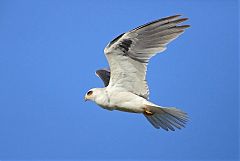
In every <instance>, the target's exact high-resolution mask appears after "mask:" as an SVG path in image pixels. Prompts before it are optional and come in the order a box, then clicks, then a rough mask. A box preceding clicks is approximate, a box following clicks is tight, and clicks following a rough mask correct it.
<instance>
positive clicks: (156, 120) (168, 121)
mask: <svg viewBox="0 0 240 161" xmlns="http://www.w3.org/2000/svg"><path fill="white" fill-rule="evenodd" d="M147 110H148V111H150V112H151V113H152V115H146V114H144V116H145V117H146V118H147V120H148V121H149V122H150V123H151V124H152V125H153V126H154V127H155V128H157V129H159V128H163V129H164V130H166V131H168V130H172V131H175V128H177V129H182V128H183V127H185V124H186V122H187V121H188V116H187V113H185V112H183V111H181V110H179V109H176V108H163V107H159V106H147Z"/></svg>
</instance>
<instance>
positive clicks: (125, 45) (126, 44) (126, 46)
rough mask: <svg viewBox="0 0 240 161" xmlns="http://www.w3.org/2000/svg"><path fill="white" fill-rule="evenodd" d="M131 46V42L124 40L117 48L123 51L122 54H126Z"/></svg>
mask: <svg viewBox="0 0 240 161" xmlns="http://www.w3.org/2000/svg"><path fill="white" fill-rule="evenodd" d="M131 44H132V40H130V39H125V40H123V41H122V42H121V43H120V44H119V47H120V48H122V49H123V52H127V51H128V50H129V48H130V46H131Z"/></svg>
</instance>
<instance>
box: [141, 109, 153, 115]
mask: <svg viewBox="0 0 240 161" xmlns="http://www.w3.org/2000/svg"><path fill="white" fill-rule="evenodd" d="M143 114H144V115H148V116H151V115H153V113H152V112H151V111H149V110H147V109H145V110H144V112H143Z"/></svg>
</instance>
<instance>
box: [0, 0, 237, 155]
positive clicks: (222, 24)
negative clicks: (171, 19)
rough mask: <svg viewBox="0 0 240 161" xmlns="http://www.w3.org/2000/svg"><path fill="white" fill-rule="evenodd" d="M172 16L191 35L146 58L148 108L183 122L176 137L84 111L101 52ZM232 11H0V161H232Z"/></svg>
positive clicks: (18, 7) (77, 5)
mask: <svg viewBox="0 0 240 161" xmlns="http://www.w3.org/2000/svg"><path fill="white" fill-rule="evenodd" d="M174 14H182V15H183V16H184V17H188V18H190V19H189V21H188V22H187V23H186V24H190V25H191V28H189V29H187V31H186V32H185V33H184V34H183V35H182V36H181V37H179V38H178V39H176V40H175V41H173V42H172V43H171V44H170V45H169V46H168V49H167V50H166V51H165V52H164V53H163V54H159V55H158V56H156V57H154V58H153V59H152V60H151V62H150V64H149V69H148V76H147V79H148V82H149V86H150V91H151V94H150V100H152V101H153V102H155V103H157V104H159V105H162V106H176V107H179V108H181V109H183V110H184V111H186V112H188V113H189V116H190V118H191V121H190V122H189V123H188V124H187V127H186V128H185V129H183V130H180V131H179V130H178V131H175V132H166V131H164V130H156V129H154V128H153V127H152V126H151V125H150V124H149V122H148V121H147V120H146V119H145V118H144V117H143V116H141V115H136V114H129V113H123V112H118V111H113V112H110V111H106V110H103V109H101V108H100V107H98V106H97V105H95V104H94V103H92V102H84V101H83V97H84V95H85V92H86V91H87V90H88V89H90V88H92V87H101V86H102V82H101V81H100V80H99V79H98V78H97V77H96V76H95V74H94V72H95V70H96V69H98V68H102V67H106V66H107V61H106V59H105V56H104V54H103V49H104V47H105V45H106V44H107V43H108V42H109V41H110V40H111V39H113V38H114V37H116V36H118V35H119V34H121V33H122V32H125V31H128V30H130V29H132V28H134V27H137V26H139V25H142V24H144V23H146V22H149V21H152V20H155V19H158V18H162V17H165V16H171V15H174ZM237 21H238V4H237V1H236V0H235V1H234V0H221V1H218V0H209V1H207V0H202V1H200V0H199V1H184V0H172V1H160V0H159V1H157V0H153V1H151V2H150V1H147V0H146V1H137V0H133V1H129V0H122V1H107V0H101V1H97V0H95V1H93V0H89V1H88V0H84V1H77V0H59V1H58V0H36V1H33V0H22V1H17V0H16V1H14V0H9V1H8V0H5V1H4V0H1V1H0V160H5V159H22V160H26V159H38V160H39V159H50V160H51V159H67V160H71V159H75V160H81V159H102V160H104V159H123V160H124V159H135V160H139V159H142V160H151V159H157V160H166V159H169V160H187V159H188V160H214V159H216V160H220V159H222V160H234V159H237V157H238V154H239V152H238V143H239V140H238V129H239V123H238V121H239V119H238V118H239V113H238V101H239V96H238V89H239V88H238V81H239V80H238V22H237Z"/></svg>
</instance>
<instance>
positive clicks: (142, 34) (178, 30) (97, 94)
mask: <svg viewBox="0 0 240 161" xmlns="http://www.w3.org/2000/svg"><path fill="white" fill-rule="evenodd" d="M179 16H180V15H175V16H170V17H166V18H163V19H159V20H156V21H153V22H151V23H148V24H145V25H142V26H139V27H137V28H135V29H133V30H131V31H129V32H126V33H124V34H121V35H119V36H118V37H117V38H115V39H114V40H113V41H111V42H110V43H109V44H108V45H107V47H106V48H105V49H104V53H105V55H106V57H107V60H108V63H109V66H110V70H108V69H101V70H97V71H96V74H97V76H99V77H100V78H101V79H102V80H103V82H104V85H105V87H104V88H93V89H91V90H89V91H88V92H87V94H86V95H85V100H92V101H94V102H95V103H96V104H98V105H99V106H101V107H103V108H104V109H107V110H111V111H112V110H119V111H124V112H132V113H140V114H144V116H145V117H146V118H147V119H148V120H149V121H150V123H151V124H152V125H153V126H154V127H155V128H163V129H165V130H169V129H170V130H173V131H174V130H175V128H178V129H181V128H182V127H184V124H185V123H186V121H187V114H186V113H185V112H182V111H181V110H178V109H176V108H173V107H172V108H166V107H161V106H158V105H156V104H154V103H152V102H150V101H149V100H148V99H149V89H148V85H147V81H146V71H147V64H148V62H149V59H150V58H151V57H152V56H154V55H156V54H157V53H159V52H162V51H164V50H165V49H166V45H167V44H168V43H169V42H171V41H172V40H174V39H175V38H177V37H178V36H179V35H180V34H182V33H183V32H184V29H185V28H187V27H189V25H182V26H178V24H180V23H181V22H183V21H185V20H187V19H186V18H179Z"/></svg>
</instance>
